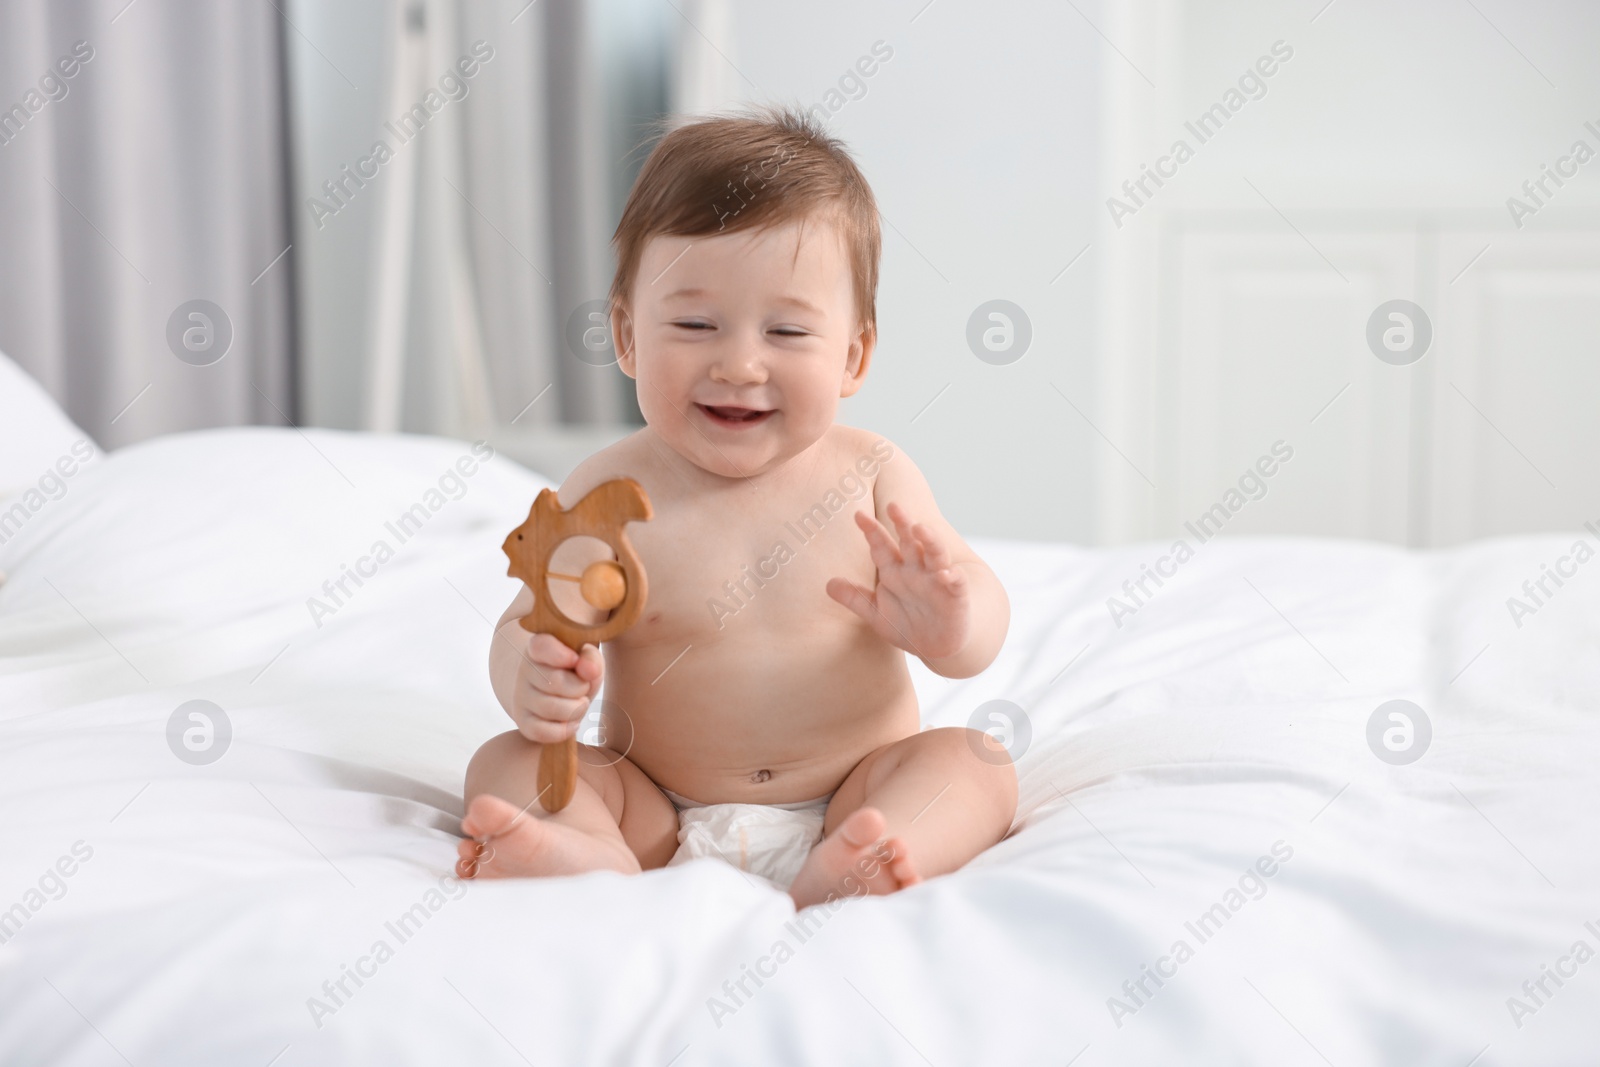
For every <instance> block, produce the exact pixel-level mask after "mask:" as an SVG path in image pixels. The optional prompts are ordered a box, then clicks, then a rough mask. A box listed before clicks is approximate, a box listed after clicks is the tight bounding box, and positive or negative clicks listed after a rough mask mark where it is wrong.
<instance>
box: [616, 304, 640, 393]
mask: <svg viewBox="0 0 1600 1067" xmlns="http://www.w3.org/2000/svg"><path fill="white" fill-rule="evenodd" d="M611 347H612V349H613V350H614V351H615V352H616V353H617V366H618V367H621V368H622V373H623V374H626V375H627V376H628V377H630V378H637V377H638V376H639V375H638V374H637V368H636V367H635V366H634V351H633V316H632V315H630V314H628V309H627V308H626V307H624V306H622V305H621V304H617V305H615V306H614V307H612V309H611Z"/></svg>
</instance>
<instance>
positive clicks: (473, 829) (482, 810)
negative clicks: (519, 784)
mask: <svg viewBox="0 0 1600 1067" xmlns="http://www.w3.org/2000/svg"><path fill="white" fill-rule="evenodd" d="M521 817H523V812H521V811H519V810H517V808H516V807H514V806H513V805H511V804H510V803H508V802H506V801H504V800H501V799H500V798H499V797H496V796H490V795H489V794H488V793H479V794H478V795H477V796H475V797H473V798H472V803H470V804H468V805H467V817H466V818H464V819H462V820H461V832H462V833H464V834H466V835H468V836H469V837H476V838H478V839H479V840H480V841H481V840H483V839H484V838H487V837H494V836H495V835H496V834H503V833H505V832H506V830H507V829H509V828H510V826H511V824H512V823H513V822H516V821H517V819H519V818H521Z"/></svg>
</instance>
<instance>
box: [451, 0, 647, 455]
mask: <svg viewBox="0 0 1600 1067" xmlns="http://www.w3.org/2000/svg"><path fill="white" fill-rule="evenodd" d="M435 3H436V4H438V5H439V6H440V7H443V8H446V9H448V7H449V6H454V7H455V15H456V19H457V23H456V26H455V27H452V29H454V30H455V34H456V42H457V44H458V45H465V44H467V43H469V42H471V41H474V40H479V39H481V40H486V41H488V42H490V43H491V44H492V45H493V46H494V47H495V49H496V50H497V53H498V54H497V58H496V59H495V61H494V65H493V67H492V69H486V70H485V72H484V76H483V77H481V78H480V79H479V83H480V84H479V85H478V86H477V87H476V88H475V90H474V95H473V97H472V98H471V99H469V100H468V101H466V106H465V107H464V108H463V109H462V116H463V119H464V123H463V126H462V127H461V129H460V131H459V133H460V141H459V142H458V144H459V149H458V150H459V151H460V175H461V181H462V183H463V185H462V187H461V195H460V196H457V195H455V194H453V193H447V194H446V196H445V197H443V198H441V201H442V203H441V206H442V207H443V209H444V210H446V211H447V212H449V214H450V217H451V220H452V224H453V225H456V226H460V227H461V228H462V232H463V233H464V236H465V240H466V245H467V249H468V256H469V258H470V264H471V271H472V275H473V281H474V288H475V291H476V294H477V301H476V305H477V309H478V312H479V314H480V316H481V322H482V341H483V347H484V355H483V358H484V361H485V363H486V364H487V370H486V376H487V378H488V379H489V381H490V383H491V385H492V392H493V406H494V412H493V414H494V417H495V421H496V422H498V423H500V424H505V423H508V422H510V421H511V420H512V419H517V420H518V421H517V424H518V425H519V426H538V425H548V424H550V423H557V422H559V423H602V424H605V423H614V422H617V421H619V420H620V419H621V418H623V416H624V413H625V410H626V407H627V405H626V403H625V396H626V394H627V393H628V392H630V391H631V383H629V382H628V381H627V380H626V378H625V377H624V376H623V375H622V373H621V371H619V370H617V369H616V368H615V367H613V366H605V365H603V364H604V362H605V361H604V360H603V359H602V360H591V361H586V360H585V359H583V358H579V356H578V355H576V354H575V353H574V352H573V350H572V345H571V343H570V341H569V338H568V336H567V327H568V323H569V321H570V320H571V319H572V316H573V315H574V314H575V313H578V314H580V316H581V312H580V309H581V308H582V306H583V305H585V304H587V303H590V302H592V301H595V300H600V299H603V298H604V297H605V295H606V292H607V289H608V288H609V286H610V283H611V257H610V255H609V254H608V253H607V241H608V240H609V238H610V236H611V230H610V225H611V223H612V222H613V221H614V219H613V217H612V212H611V210H610V204H609V199H610V195H609V194H610V176H611V171H612V169H613V168H614V167H615V166H616V165H617V163H616V161H613V160H608V159H607V158H606V150H607V147H608V144H607V140H608V138H607V134H608V132H609V131H608V130H607V127H606V116H605V115H604V113H603V111H602V102H603V92H604V90H603V85H602V75H601V72H600V71H599V70H597V69H596V66H597V65H596V62H595V54H596V47H595V41H594V32H595V28H594V25H593V21H594V8H593V5H592V4H589V3H585V2H583V0H541V2H540V3H538V4H537V5H535V6H533V7H531V8H527V9H525V13H524V14H523V16H522V17H521V18H518V19H517V21H516V22H514V23H512V22H508V16H507V14H506V11H507V10H508V9H507V8H506V7H504V6H503V5H495V4H490V3H485V2H483V0H462V2H459V3H456V4H454V5H452V4H451V0H435ZM521 7H522V5H511V8H510V9H509V10H512V11H515V10H517V9H518V8H521ZM546 385H549V386H550V387H551V388H550V392H549V394H548V395H546V396H545V397H544V399H543V400H541V401H540V402H539V403H538V404H537V405H536V406H535V407H533V408H531V409H529V408H527V403H528V402H529V401H530V400H531V399H532V398H534V397H535V396H537V395H539V393H540V392H541V391H542V390H543V389H544V388H545V386H546ZM519 416H520V417H519Z"/></svg>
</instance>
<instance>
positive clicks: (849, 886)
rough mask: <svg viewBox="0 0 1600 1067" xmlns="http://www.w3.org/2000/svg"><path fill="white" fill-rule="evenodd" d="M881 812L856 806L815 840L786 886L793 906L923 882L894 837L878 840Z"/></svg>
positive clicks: (881, 829) (880, 892)
mask: <svg viewBox="0 0 1600 1067" xmlns="http://www.w3.org/2000/svg"><path fill="white" fill-rule="evenodd" d="M884 826H885V823H884V819H883V812H881V811H879V810H878V809H877V808H857V809H856V810H855V811H852V812H851V813H850V814H849V815H847V816H846V817H845V820H844V821H843V822H841V823H840V824H839V825H838V826H837V827H835V828H834V831H833V833H831V834H829V835H828V836H827V837H826V838H824V839H823V840H821V841H819V842H817V846H816V847H815V848H813V849H812V850H811V854H810V855H809V856H807V857H806V862H805V865H804V866H803V867H801V868H800V873H799V874H797V875H795V879H794V883H793V884H792V885H790V886H789V896H791V897H793V898H794V906H795V907H796V908H807V907H810V906H811V905H813V904H820V903H822V902H823V901H825V900H827V899H829V898H830V897H836V896H838V897H846V896H862V895H864V894H871V895H874V896H882V895H884V894H887V893H893V892H895V891H896V890H900V889H904V888H906V887H907V886H912V885H916V884H917V883H918V882H920V881H922V876H921V875H920V874H918V873H917V868H916V865H915V864H913V863H912V862H911V854H910V852H909V851H908V850H907V848H906V843H905V841H903V840H902V839H900V838H898V837H891V838H889V839H888V840H886V841H879V838H880V837H882V836H883V831H884Z"/></svg>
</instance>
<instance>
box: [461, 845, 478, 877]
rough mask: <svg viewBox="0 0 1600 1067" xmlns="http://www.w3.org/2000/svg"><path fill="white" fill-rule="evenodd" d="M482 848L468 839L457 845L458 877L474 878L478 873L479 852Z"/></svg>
mask: <svg viewBox="0 0 1600 1067" xmlns="http://www.w3.org/2000/svg"><path fill="white" fill-rule="evenodd" d="M481 848H482V846H481V845H479V844H478V842H477V841H475V840H473V839H472V838H470V837H469V838H466V839H465V840H463V841H460V842H457V844H456V855H457V857H459V858H458V859H457V860H456V877H457V878H472V877H474V876H476V875H477V873H478V860H479V852H480V850H481Z"/></svg>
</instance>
